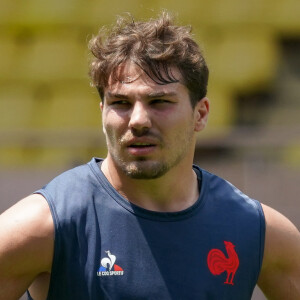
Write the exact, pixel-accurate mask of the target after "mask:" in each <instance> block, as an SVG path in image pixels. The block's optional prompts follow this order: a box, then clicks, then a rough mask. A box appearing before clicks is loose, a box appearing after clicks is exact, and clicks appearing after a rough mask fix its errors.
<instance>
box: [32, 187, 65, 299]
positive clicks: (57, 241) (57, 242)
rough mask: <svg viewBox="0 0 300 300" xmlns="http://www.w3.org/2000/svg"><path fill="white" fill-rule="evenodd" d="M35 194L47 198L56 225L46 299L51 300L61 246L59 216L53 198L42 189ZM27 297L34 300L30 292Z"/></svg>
mask: <svg viewBox="0 0 300 300" xmlns="http://www.w3.org/2000/svg"><path fill="white" fill-rule="evenodd" d="M34 194H40V195H42V196H43V197H44V198H45V200H46V201H47V203H48V205H49V208H50V211H51V215H52V219H53V223H54V253H53V261H52V268H51V275H50V282H49V289H48V295H47V298H46V299H50V298H49V297H50V296H51V286H52V282H53V278H55V269H56V268H55V267H56V265H57V264H58V253H59V249H60V244H61V242H60V237H59V231H60V222H59V218H58V215H57V213H56V208H55V205H54V201H53V199H52V197H51V196H50V195H49V194H48V193H47V192H46V191H45V190H44V189H40V190H38V191H35V192H34ZM52 277H53V278H52ZM27 295H28V297H30V298H28V300H34V299H33V298H32V297H31V296H30V293H29V291H27Z"/></svg>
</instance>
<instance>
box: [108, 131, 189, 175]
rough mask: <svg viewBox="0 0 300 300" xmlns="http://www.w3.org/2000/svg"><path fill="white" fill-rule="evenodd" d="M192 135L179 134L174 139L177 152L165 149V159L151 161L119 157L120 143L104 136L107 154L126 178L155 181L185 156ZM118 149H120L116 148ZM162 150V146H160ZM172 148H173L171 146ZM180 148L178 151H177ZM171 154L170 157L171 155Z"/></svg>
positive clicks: (149, 159)
mask: <svg viewBox="0 0 300 300" xmlns="http://www.w3.org/2000/svg"><path fill="white" fill-rule="evenodd" d="M192 135H193V133H192V132H191V131H187V132H186V134H183V135H182V134H181V135H180V136H178V137H176V138H175V140H176V141H177V143H176V148H177V149H178V151H176V152H175V153H173V151H174V149H172V147H170V149H169V150H168V149H166V150H165V151H164V152H165V153H166V154H167V157H163V158H159V159H157V160H153V159H151V158H147V157H137V158H135V160H132V158H128V159H126V158H125V157H124V158H123V157H122V155H121V150H117V149H122V142H121V141H118V140H117V139H115V138H114V137H109V136H108V135H107V136H106V140H107V148H108V152H109V154H110V156H111V158H112V160H113V162H114V164H115V166H116V167H117V168H118V169H119V170H120V171H121V172H122V173H123V174H124V175H126V176H128V177H129V178H132V179H148V180H149V179H157V178H160V177H162V176H163V175H165V174H166V173H167V172H168V171H170V170H171V169H172V168H173V167H175V166H177V165H178V164H179V163H180V162H181V161H182V160H183V159H184V157H185V156H186V155H187V153H188V151H189V149H190V148H189V147H190V141H191V139H192ZM118 147H120V148H118ZM160 147H161V149H162V150H163V148H164V144H162V145H160ZM173 147H174V146H173ZM179 148H180V149H179ZM171 154H172V155H171Z"/></svg>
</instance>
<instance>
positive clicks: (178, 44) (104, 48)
mask: <svg viewBox="0 0 300 300" xmlns="http://www.w3.org/2000/svg"><path fill="white" fill-rule="evenodd" d="M89 49H90V50H91V52H92V54H93V55H94V58H93V60H92V62H91V65H90V72H89V75H90V77H91V80H92V85H93V86H95V87H96V88H97V89H98V91H99V94H100V96H101V98H102V99H103V96H104V89H105V87H107V85H108V79H109V77H110V76H113V77H114V78H116V76H117V72H116V71H117V69H118V67H119V66H120V65H121V64H124V63H125V62H127V61H131V62H134V63H135V64H136V65H138V66H139V67H140V68H141V69H142V70H143V71H144V72H145V73H146V74H147V75H148V76H149V77H150V78H151V79H152V80H153V81H154V82H156V83H157V84H168V83H172V82H178V81H179V80H178V79H177V78H175V77H174V76H173V74H172V72H171V69H170V68H171V67H177V68H178V70H179V71H180V72H181V74H182V78H183V80H184V82H183V83H184V84H185V85H186V87H187V88H188V90H189V93H190V100H191V104H192V106H193V107H195V105H196V103H197V102H198V101H200V100H201V99H202V98H203V97H205V96H206V93H207V83H208V73H209V72H208V67H207V65H206V62H205V60H204V57H203V55H202V52H201V51H200V49H199V46H198V44H197V43H196V42H195V40H194V39H193V38H192V34H191V27H190V26H177V25H175V24H174V22H173V17H172V16H171V15H170V14H169V13H168V12H165V11H164V12H162V13H161V14H160V16H159V17H158V18H157V19H150V20H149V21H146V22H135V21H134V20H133V18H131V16H130V15H129V16H127V17H118V19H117V23H116V25H115V26H114V27H112V28H111V30H109V31H106V30H105V29H104V28H102V29H101V30H100V32H99V34H98V35H97V36H95V37H93V38H92V39H91V41H90V42H89ZM116 79H117V78H116Z"/></svg>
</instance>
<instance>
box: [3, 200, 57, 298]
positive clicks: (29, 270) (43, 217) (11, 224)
mask: <svg viewBox="0 0 300 300" xmlns="http://www.w3.org/2000/svg"><path fill="white" fill-rule="evenodd" d="M0 240H1V243H0V300H2V299H17V297H18V296H21V295H22V293H24V291H25V290H26V289H27V288H28V286H29V285H30V284H31V282H32V281H33V280H34V278H35V277H36V276H37V275H39V274H41V273H44V272H50V270H51V265H52V257H53V248H54V224H53V219H52V215H51V212H50V209H49V206H48V204H47V202H46V200H45V199H44V197H43V196H42V195H39V194H34V195H31V196H28V197H26V198H24V199H23V200H21V201H19V202H18V203H16V204H15V205H14V206H12V207H11V208H9V209H8V210H7V211H5V212H4V213H3V214H1V215H0Z"/></svg>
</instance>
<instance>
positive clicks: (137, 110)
mask: <svg viewBox="0 0 300 300" xmlns="http://www.w3.org/2000/svg"><path fill="white" fill-rule="evenodd" d="M128 126H129V128H130V129H132V130H134V131H137V132H144V131H145V130H146V131H147V130H148V129H149V128H150V127H151V119H150V115H149V111H148V110H147V107H146V104H145V103H142V102H140V101H136V102H135V103H134V105H133V107H132V111H131V114H130V120H129V125H128Z"/></svg>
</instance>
